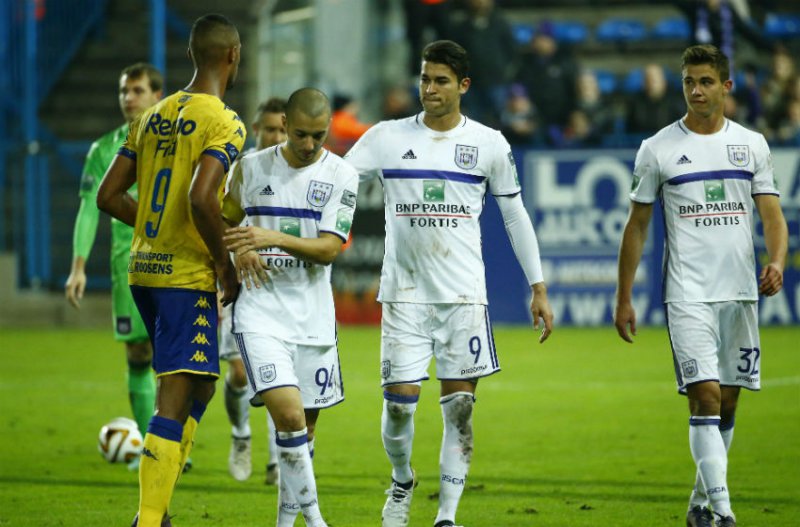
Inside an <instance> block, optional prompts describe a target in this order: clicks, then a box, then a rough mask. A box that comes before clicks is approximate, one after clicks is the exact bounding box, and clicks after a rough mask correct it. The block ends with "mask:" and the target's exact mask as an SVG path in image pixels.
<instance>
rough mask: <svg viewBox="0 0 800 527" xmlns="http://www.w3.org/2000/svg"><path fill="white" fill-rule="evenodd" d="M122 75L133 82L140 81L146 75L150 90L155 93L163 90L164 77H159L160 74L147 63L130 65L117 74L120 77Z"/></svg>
mask: <svg viewBox="0 0 800 527" xmlns="http://www.w3.org/2000/svg"><path fill="white" fill-rule="evenodd" d="M124 75H127V76H128V78H129V79H133V80H136V79H141V78H142V77H143V76H145V75H147V80H149V81H150V89H151V90H153V91H154V92H157V91H161V90H163V89H164V77H163V76H162V75H161V72H160V71H158V68H156V67H155V66H153V65H152V64H148V63H147V62H137V63H136V64H131V65H130V66H128V67H127V68H125V69H123V70H122V73H120V74H119V76H120V77H122V76H124Z"/></svg>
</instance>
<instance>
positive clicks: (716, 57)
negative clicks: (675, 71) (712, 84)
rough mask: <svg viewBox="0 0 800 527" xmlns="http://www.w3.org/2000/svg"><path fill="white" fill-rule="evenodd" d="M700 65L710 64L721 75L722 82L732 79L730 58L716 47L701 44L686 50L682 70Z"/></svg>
mask: <svg viewBox="0 0 800 527" xmlns="http://www.w3.org/2000/svg"><path fill="white" fill-rule="evenodd" d="M699 64H709V65H710V66H711V67H713V68H714V70H716V72H717V73H719V79H720V80H721V81H722V82H725V81H726V80H729V79H730V78H731V66H730V62H729V61H728V57H726V56H725V54H724V53H723V52H722V51H720V49H719V48H718V47H716V46H712V45H711V44H700V45H697V46H690V47H688V48H686V50H685V51H684V52H683V57H682V59H681V70H683V69H684V68H686V66H697V65H699Z"/></svg>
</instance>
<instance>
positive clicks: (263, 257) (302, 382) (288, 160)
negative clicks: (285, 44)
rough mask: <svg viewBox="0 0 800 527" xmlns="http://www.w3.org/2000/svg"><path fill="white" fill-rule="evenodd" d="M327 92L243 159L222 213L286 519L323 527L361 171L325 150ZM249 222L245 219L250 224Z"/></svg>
mask: <svg viewBox="0 0 800 527" xmlns="http://www.w3.org/2000/svg"><path fill="white" fill-rule="evenodd" d="M330 122H331V108H330V103H329V102H328V98H327V97H326V96H325V94H324V93H322V92H321V91H319V90H316V89H314V88H302V89H300V90H297V91H296V92H294V93H293V94H292V95H291V96H290V97H289V100H288V102H287V105H286V115H285V117H284V124H285V126H286V132H287V134H288V139H287V140H286V142H285V143H283V144H281V145H276V146H273V147H270V148H267V149H264V150H261V151H259V152H256V153H253V154H249V155H246V156H244V157H243V158H242V159H241V161H240V162H239V163H237V164H236V165H235V166H234V169H233V174H232V175H231V183H230V186H229V190H228V195H227V196H225V201H224V206H223V211H224V214H225V217H226V219H227V220H228V221H229V223H233V224H237V225H240V226H239V227H235V228H232V229H228V231H227V234H226V236H225V240H226V242H227V245H228V249H230V250H233V251H236V269H237V272H238V273H239V278H240V280H241V281H242V282H244V284H245V286H246V287H244V288H242V294H241V295H240V297H239V299H238V300H237V302H236V308H235V309H234V313H233V333H234V334H235V336H236V340H237V343H238V344H239V350H240V352H241V354H242V359H243V361H244V364H245V368H246V370H247V377H248V379H249V382H250V384H249V386H248V389H249V393H250V395H251V396H252V401H253V402H254V404H259V405H261V404H263V405H266V407H267V410H268V411H269V413H270V415H271V416H272V419H273V420H274V421H275V428H276V430H277V439H276V443H277V447H278V463H279V467H280V475H281V477H280V490H279V493H278V521H277V525H278V527H288V526H291V525H294V522H295V518H296V516H297V514H298V512H301V511H302V513H303V517H304V518H305V522H306V525H308V526H309V527H323V526H325V525H326V523H325V520H323V519H322V514H321V513H320V508H319V504H318V502H317V489H316V483H315V480H314V471H313V467H312V465H311V452H312V451H313V444H314V443H313V441H314V430H315V425H316V421H317V416H318V415H319V410H320V409H322V408H328V407H330V406H333V405H335V404H338V403H339V402H341V401H342V400H343V399H344V392H343V388H342V378H341V371H340V368H339V354H338V350H337V347H336V319H335V316H334V305H333V292H332V290H331V268H330V264H331V263H332V262H333V260H334V259H335V258H336V257H337V256H338V255H339V252H340V251H341V250H342V244H343V243H344V242H345V241H347V237H348V235H349V233H350V226H351V224H352V221H353V213H354V212H355V206H356V192H357V190H358V175H357V174H356V172H355V170H354V169H353V168H352V167H351V166H350V165H348V164H347V163H345V162H344V161H342V159H341V158H340V157H339V156H337V155H336V154H333V153H331V152H329V151H327V150H324V149H323V148H322V145H323V144H324V142H325V138H326V136H327V135H328V129H329V127H330ZM243 220H244V222H243Z"/></svg>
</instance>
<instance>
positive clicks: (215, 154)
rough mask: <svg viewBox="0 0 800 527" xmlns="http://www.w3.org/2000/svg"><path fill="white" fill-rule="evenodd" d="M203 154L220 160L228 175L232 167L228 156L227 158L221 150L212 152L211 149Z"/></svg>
mask: <svg viewBox="0 0 800 527" xmlns="http://www.w3.org/2000/svg"><path fill="white" fill-rule="evenodd" d="M203 153H204V154H206V155H209V156H211V157H214V158H216V159H218V160H219V162H220V163H222V167H223V168H224V169H225V173H226V174H227V173H228V169H230V165H231V164H230V163H229V162H228V156H226V155H225V154H223V153H222V152H220V151H219V150H211V149H210V148H209V149H208V150H205V151H204V152H203Z"/></svg>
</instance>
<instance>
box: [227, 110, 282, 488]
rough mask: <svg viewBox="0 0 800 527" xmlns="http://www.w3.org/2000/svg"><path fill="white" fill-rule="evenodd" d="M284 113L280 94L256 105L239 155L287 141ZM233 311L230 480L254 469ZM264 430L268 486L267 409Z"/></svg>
mask: <svg viewBox="0 0 800 527" xmlns="http://www.w3.org/2000/svg"><path fill="white" fill-rule="evenodd" d="M285 113H286V101H285V100H284V99H281V98H279V97H271V98H269V99H267V100H266V101H264V102H262V103H261V104H259V105H258V109H257V110H256V116H255V118H254V119H253V122H252V123H251V124H250V129H251V132H252V133H253V135H254V136H255V138H256V146H255V148H253V149H251V150H246V151H245V152H243V154H242V155H248V154H250V153H253V152H258V151H260V150H263V149H265V148H268V147H270V146H273V145H277V144H280V143H283V142H284V141H286V126H285V125H284V122H283V120H284V115H285ZM236 163H238V161H236ZM232 170H233V169H232ZM232 313H233V312H232V306H231V305H227V306H225V307H223V308H222V309H221V311H220V320H219V334H220V343H219V358H220V359H221V360H226V361H228V373H227V374H226V375H225V411H226V412H227V414H228V421H230V423H231V438H232V439H231V450H230V453H229V455H228V472H230V474H231V476H233V479H235V480H237V481H245V480H246V479H248V478H249V477H250V474H251V473H252V470H253V466H252V461H251V456H250V453H251V439H250V437H251V430H250V399H249V397H248V396H247V377H246V375H245V371H244V364H243V363H242V356H241V353H239V347H238V346H237V345H236V340H235V339H234V337H233V334H232V333H231V318H232ZM267 431H268V433H267V442H268V445H269V460H268V461H267V467H266V478H265V480H264V482H265V483H266V484H267V485H274V484H275V483H276V482H277V481H278V474H279V472H278V454H277V451H278V449H277V447H276V446H275V423H273V421H272V418H271V417H270V416H269V412H267Z"/></svg>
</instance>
